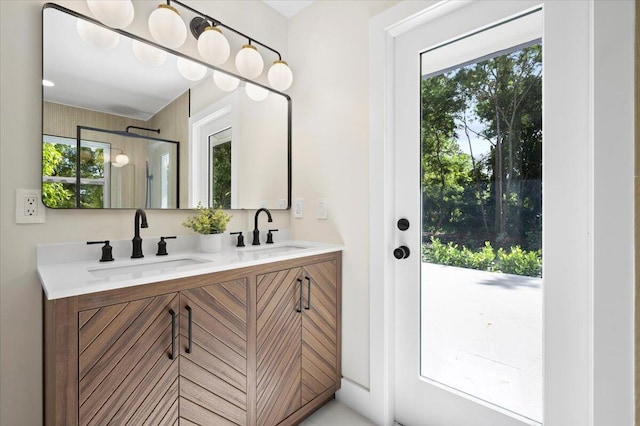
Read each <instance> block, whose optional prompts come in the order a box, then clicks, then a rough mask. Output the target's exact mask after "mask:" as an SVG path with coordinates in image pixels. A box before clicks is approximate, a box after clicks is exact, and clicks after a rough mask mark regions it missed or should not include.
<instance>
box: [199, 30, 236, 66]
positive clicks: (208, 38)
mask: <svg viewBox="0 0 640 426" xmlns="http://www.w3.org/2000/svg"><path fill="white" fill-rule="evenodd" d="M198 52H200V55H201V56H202V57H203V58H204V60H205V61H207V62H209V63H211V64H213V65H220V64H223V63H225V62H226V61H227V59H229V53H230V52H231V47H230V46H229V41H228V40H227V38H226V37H225V36H224V35H223V34H222V31H220V29H219V28H217V27H207V28H205V29H204V32H203V33H202V34H200V37H198Z"/></svg>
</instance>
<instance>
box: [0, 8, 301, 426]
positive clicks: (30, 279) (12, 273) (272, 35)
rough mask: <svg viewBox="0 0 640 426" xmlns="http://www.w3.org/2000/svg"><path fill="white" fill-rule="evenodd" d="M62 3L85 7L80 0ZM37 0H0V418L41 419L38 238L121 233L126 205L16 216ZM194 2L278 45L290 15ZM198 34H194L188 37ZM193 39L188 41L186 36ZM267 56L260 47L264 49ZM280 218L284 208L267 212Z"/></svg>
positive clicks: (176, 218) (179, 215)
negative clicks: (35, 218)
mask: <svg viewBox="0 0 640 426" xmlns="http://www.w3.org/2000/svg"><path fill="white" fill-rule="evenodd" d="M58 3H59V4H62V5H63V6H66V7H68V8H71V9H74V10H77V11H79V12H81V13H84V14H88V13H89V12H88V9H87V7H86V3H85V2H84V1H60V2H58ZM157 3H159V2H152V1H136V0H134V4H135V6H136V20H135V22H134V24H133V28H134V29H133V30H131V31H132V32H137V33H139V34H141V35H142V36H143V37H148V32H147V29H146V24H145V22H144V21H145V20H146V16H148V12H149V11H150V10H151V9H153V8H154V7H155V6H156V4H157ZM43 4H44V1H0V31H1V33H0V93H1V94H2V96H1V101H0V425H3V426H4V425H7V426H13V425H20V426H31V425H33V426H37V425H41V424H42V292H41V287H40V282H39V281H38V278H37V276H36V269H35V268H36V250H35V249H36V244H38V243H54V242H65V241H86V240H89V239H107V238H108V239H114V240H115V239H128V238H131V236H132V234H133V229H132V228H133V211H132V210H123V211H58V210H47V211H46V223H45V224H41V225H16V224H15V190H16V189H17V188H39V187H40V180H41V171H40V156H41V125H40V123H41V100H42V99H41V78H42V76H41V16H42V15H41V8H42V5H43ZM188 4H190V5H191V6H193V7H196V8H198V9H200V10H202V11H203V12H205V13H208V14H209V15H212V16H214V17H217V18H218V19H220V20H221V21H223V22H225V23H226V24H228V25H231V26H233V27H236V28H238V29H239V30H241V31H246V32H247V33H249V34H251V35H252V36H253V37H256V38H257V39H259V40H261V41H263V42H265V43H267V44H269V45H273V46H274V47H275V48H277V49H279V50H282V51H283V54H284V56H285V57H286V50H287V36H288V35H287V21H286V19H285V18H284V17H283V16H281V15H279V14H277V13H276V12H275V11H273V10H272V9H271V8H269V7H268V6H267V5H266V4H264V3H262V2H259V1H251V2H250V1H243V2H241V3H238V2H233V1H220V2H204V1H199V2H198V1H189V2H188ZM194 43H195V42H194ZM188 47H189V48H191V49H192V48H193V45H190V46H188ZM265 57H266V55H265ZM251 213H252V212H247V213H245V212H241V211H236V212H234V213H233V214H234V218H233V220H232V222H231V223H230V225H229V229H230V230H234V229H243V230H244V229H250V228H252V226H253V223H252V222H253V221H252V219H253V218H252V217H250V216H251ZM188 214H189V212H188V211H185V212H176V211H149V212H148V214H147V216H148V220H149V229H145V230H143V238H151V237H152V236H158V235H167V234H186V233H188V232H189V231H188V230H187V229H186V228H183V227H182V226H181V225H180V224H181V223H182V221H183V220H184V219H185V218H186V217H187V216H188ZM274 216H275V217H274V221H275V222H276V223H275V224H274V225H275V226H286V224H288V220H289V212H274Z"/></svg>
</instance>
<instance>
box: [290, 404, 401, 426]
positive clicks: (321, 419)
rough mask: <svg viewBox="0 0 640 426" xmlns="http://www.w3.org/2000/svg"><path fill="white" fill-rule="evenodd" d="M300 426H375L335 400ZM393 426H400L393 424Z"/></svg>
mask: <svg viewBox="0 0 640 426" xmlns="http://www.w3.org/2000/svg"><path fill="white" fill-rule="evenodd" d="M300 425H301V426H375V423H373V422H371V421H370V420H369V419H367V418H366V417H364V416H362V415H361V414H359V413H356V412H355V411H353V410H352V409H351V408H349V407H347V406H346V405H344V404H341V403H339V402H338V401H336V400H335V399H334V400H332V401H329V402H328V403H327V404H325V405H324V406H323V407H322V408H320V409H319V410H318V411H316V412H315V413H313V415H312V416H311V417H309V418H308V419H306V420H305V421H303V422H302V423H300ZM393 425H394V426H401V425H400V424H399V423H394V424H393Z"/></svg>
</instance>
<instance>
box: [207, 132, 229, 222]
mask: <svg viewBox="0 0 640 426" xmlns="http://www.w3.org/2000/svg"><path fill="white" fill-rule="evenodd" d="M209 175H210V178H211V182H210V184H209V203H210V205H211V206H217V207H221V208H223V209H230V208H231V129H230V128H229V129H226V130H223V131H221V132H218V133H216V134H214V135H211V136H210V137H209Z"/></svg>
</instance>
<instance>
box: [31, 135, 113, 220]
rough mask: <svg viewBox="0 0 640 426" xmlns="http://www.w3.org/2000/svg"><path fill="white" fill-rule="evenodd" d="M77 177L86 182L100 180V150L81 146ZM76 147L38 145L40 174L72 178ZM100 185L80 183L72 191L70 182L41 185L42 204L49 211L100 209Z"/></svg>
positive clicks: (102, 168) (74, 170) (101, 150)
mask: <svg viewBox="0 0 640 426" xmlns="http://www.w3.org/2000/svg"><path fill="white" fill-rule="evenodd" d="M80 160H81V161H80V177H81V178H90V179H100V178H104V176H105V175H104V172H105V171H104V150H103V149H101V148H92V147H81V149H80ZM76 161H77V156H76V147H75V146H74V145H68V144H64V143H56V144H53V143H47V142H45V143H43V144H42V175H43V176H62V177H71V178H73V177H75V176H76V169H77V164H76ZM103 198H104V194H103V187H102V185H89V184H82V185H80V188H76V184H74V183H62V182H43V184H42V201H43V203H44V204H46V205H47V206H49V207H52V208H73V207H76V199H79V200H80V207H83V208H102V207H103Z"/></svg>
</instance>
